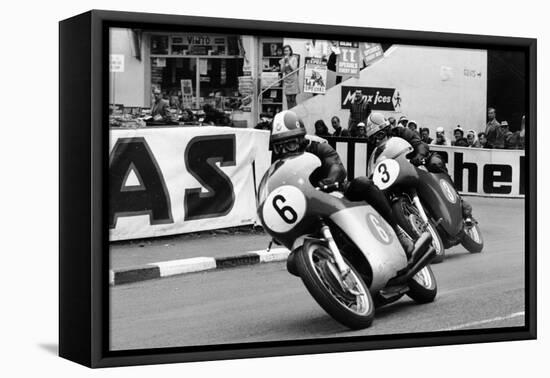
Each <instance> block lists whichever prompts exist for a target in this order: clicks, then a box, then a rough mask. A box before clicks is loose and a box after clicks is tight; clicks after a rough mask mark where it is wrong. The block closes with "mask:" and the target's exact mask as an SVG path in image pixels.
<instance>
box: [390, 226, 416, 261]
mask: <svg viewBox="0 0 550 378" xmlns="http://www.w3.org/2000/svg"><path fill="white" fill-rule="evenodd" d="M395 234H396V235H397V239H398V240H399V243H401V246H402V247H403V249H404V250H405V254H406V255H407V258H409V257H411V256H412V253H413V251H414V243H413V241H412V239H411V237H410V236H409V235H408V234H407V233H406V232H405V231H404V230H403V229H402V228H401V227H400V226H397V227H396V229H395Z"/></svg>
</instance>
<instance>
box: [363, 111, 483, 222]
mask: <svg viewBox="0 0 550 378" xmlns="http://www.w3.org/2000/svg"><path fill="white" fill-rule="evenodd" d="M394 136H396V137H399V138H402V139H404V140H406V141H407V142H408V143H409V144H410V145H411V146H412V147H413V152H411V153H410V155H409V156H407V157H408V158H409V160H410V162H411V163H412V164H413V165H415V166H419V165H422V164H424V166H425V167H426V169H427V170H428V171H429V172H433V173H447V174H448V172H447V167H446V166H445V161H444V160H443V159H442V158H441V156H440V155H439V154H438V153H437V152H433V151H432V152H431V151H430V148H429V146H428V145H427V144H426V143H424V142H422V140H421V139H420V137H419V136H418V135H417V134H416V133H414V132H413V131H411V130H410V129H408V128H407V127H404V126H403V125H401V124H398V125H396V126H393V127H392V126H391V125H390V123H389V122H388V121H387V120H386V119H385V117H384V116H383V115H382V114H381V113H371V114H370V115H369V117H368V118H367V140H368V142H367V143H368V148H367V151H373V150H374V147H377V146H380V145H382V144H383V143H384V142H385V141H386V140H388V139H389V138H391V137H394ZM449 179H450V177H449ZM451 182H452V180H451ZM460 198H461V203H462V217H463V218H464V222H465V223H466V225H472V224H473V222H474V220H473V217H472V206H471V205H470V204H469V203H468V202H467V201H465V200H464V199H463V198H462V197H460Z"/></svg>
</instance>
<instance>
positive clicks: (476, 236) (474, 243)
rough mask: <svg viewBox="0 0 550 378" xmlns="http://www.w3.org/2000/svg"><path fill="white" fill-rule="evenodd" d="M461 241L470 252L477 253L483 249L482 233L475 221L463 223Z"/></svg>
mask: <svg viewBox="0 0 550 378" xmlns="http://www.w3.org/2000/svg"><path fill="white" fill-rule="evenodd" d="M461 243H462V245H463V246H464V248H466V249H467V250H468V252H470V253H479V252H481V251H482V250H483V235H482V234H481V230H480V228H479V225H478V224H477V222H475V221H474V223H473V225H471V226H467V225H464V229H463V230H462V239H461Z"/></svg>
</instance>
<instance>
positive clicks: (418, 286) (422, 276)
mask: <svg viewBox="0 0 550 378" xmlns="http://www.w3.org/2000/svg"><path fill="white" fill-rule="evenodd" d="M407 295H408V296H409V297H411V298H412V299H413V300H414V301H415V302H418V303H429V302H433V301H434V299H435V296H436V295H437V282H436V281H435V276H434V274H433V272H432V268H430V266H429V265H426V266H425V267H424V268H422V269H421V270H420V271H419V272H418V273H416V274H415V275H414V276H413V277H412V278H411V280H410V281H409V291H408V292H407Z"/></svg>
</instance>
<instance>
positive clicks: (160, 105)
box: [151, 98, 172, 122]
mask: <svg viewBox="0 0 550 378" xmlns="http://www.w3.org/2000/svg"><path fill="white" fill-rule="evenodd" d="M151 115H152V116H153V117H155V116H156V115H159V116H161V117H162V120H163V121H166V122H167V121H170V120H171V119H172V113H170V106H169V105H168V101H166V100H165V99H162V98H161V99H160V100H158V102H156V103H153V107H152V108H151Z"/></svg>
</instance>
